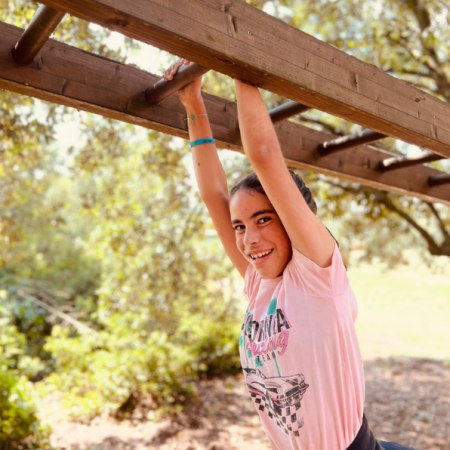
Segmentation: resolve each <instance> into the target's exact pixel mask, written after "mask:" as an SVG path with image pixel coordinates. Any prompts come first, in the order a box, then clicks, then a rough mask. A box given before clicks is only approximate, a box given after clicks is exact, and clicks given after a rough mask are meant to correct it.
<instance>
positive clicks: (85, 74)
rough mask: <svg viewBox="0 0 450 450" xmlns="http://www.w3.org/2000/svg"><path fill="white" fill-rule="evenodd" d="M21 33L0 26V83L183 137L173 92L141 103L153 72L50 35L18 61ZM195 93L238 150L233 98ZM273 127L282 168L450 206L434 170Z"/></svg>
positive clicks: (447, 189) (224, 143) (222, 143)
mask: <svg viewBox="0 0 450 450" xmlns="http://www.w3.org/2000/svg"><path fill="white" fill-rule="evenodd" d="M22 32H23V30H22V29H20V28H16V27H14V26H12V25H7V24H4V23H0V88H3V89H7V90H10V91H14V92H18V93H20V94H25V95H29V96H33V97H37V98H40V99H42V100H46V101H50V102H54V103H59V104H62V105H66V106H71V107H74V108H77V109H81V110H84V111H88V112H92V113H96V114H100V115H102V116H105V117H108V118H111V119H116V120H122V121H125V122H129V123H133V124H136V125H140V126H143V127H146V128H150V129H153V130H157V131H161V132H163V133H168V134H171V135H174V136H180V137H182V138H184V139H188V130H187V124H186V121H185V120H184V119H185V117H186V112H185V109H184V107H183V106H182V104H181V102H180V101H179V98H178V96H177V95H173V96H171V97H169V98H167V99H166V100H164V101H162V102H161V103H160V104H158V105H156V106H148V105H147V103H146V101H145V98H144V91H145V89H146V88H147V87H148V86H152V85H153V84H155V83H156V82H157V81H158V79H159V78H160V77H156V76H154V75H152V74H149V73H147V72H144V71H142V70H139V69H137V68H135V67H131V66H127V65H124V64H121V63H118V62H116V61H111V60H108V59H106V58H103V57H101V56H97V55H94V54H90V53H87V52H84V51H82V50H79V49H77V48H74V47H71V46H68V45H65V44H62V43H60V42H57V41H54V40H52V39H50V40H49V41H48V42H47V43H46V44H45V46H44V48H43V49H42V51H41V53H40V57H39V60H38V61H35V62H33V63H32V64H31V65H29V66H25V67H24V66H18V65H17V64H16V63H15V62H14V61H13V59H12V57H11V48H12V47H13V45H14V44H15V42H17V39H18V38H19V37H20V36H21V34H22ZM203 97H204V99H205V103H206V108H207V111H208V115H209V118H210V121H211V127H212V131H213V135H214V137H215V139H216V142H217V145H218V147H219V148H227V149H232V150H236V151H239V152H242V151H243V149H242V142H241V138H240V134H239V131H238V130H237V124H238V120H237V105H236V103H235V102H231V101H227V100H224V99H221V98H219V97H216V96H214V95H210V94H206V93H203ZM275 129H276V132H277V135H278V138H279V140H280V144H281V147H282V150H283V154H284V156H285V158H286V161H287V163H288V165H289V166H290V167H294V168H301V169H306V170H312V171H315V172H318V173H322V174H326V175H329V176H334V177H340V178H342V179H345V180H350V181H354V182H357V183H361V184H363V185H367V186H371V187H374V188H378V189H383V190H387V191H392V192H397V193H399V194H404V195H412V196H415V197H418V198H421V199H423V200H426V201H434V202H441V203H445V204H447V205H450V186H448V185H446V186H437V187H433V188H430V187H429V186H428V184H427V181H428V178H429V177H430V176H436V175H439V174H441V172H439V171H437V170H434V169H432V168H429V167H424V166H422V167H414V168H411V169H405V170H403V171H401V172H399V173H395V174H390V173H386V174H382V173H379V172H378V171H376V170H375V168H376V167H377V165H378V163H379V162H380V161H381V160H383V159H386V158H388V157H390V156H392V154H390V153H388V152H385V151H382V150H379V149H373V148H370V147H367V146H360V147H357V148H355V149H353V150H352V151H351V152H344V153H342V154H339V153H338V154H336V155H330V156H328V157H327V158H320V157H319V156H318V155H317V152H316V149H317V146H318V145H320V144H321V143H322V142H325V141H329V140H330V139H331V138H332V135H330V134H329V133H324V132H320V131H316V130H313V129H310V128H307V127H304V126H302V125H299V124H296V123H293V122H289V121H284V122H281V123H280V124H278V125H276V126H275ZM186 148H187V146H186Z"/></svg>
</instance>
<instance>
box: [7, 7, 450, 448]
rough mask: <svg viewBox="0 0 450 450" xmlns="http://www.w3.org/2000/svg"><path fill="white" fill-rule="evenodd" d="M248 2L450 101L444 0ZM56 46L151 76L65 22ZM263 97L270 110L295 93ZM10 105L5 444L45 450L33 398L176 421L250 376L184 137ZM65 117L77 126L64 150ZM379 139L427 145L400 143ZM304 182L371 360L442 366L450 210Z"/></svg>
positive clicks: (127, 46) (233, 162) (231, 276)
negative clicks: (338, 255) (341, 262)
mask: <svg viewBox="0 0 450 450" xmlns="http://www.w3.org/2000/svg"><path fill="white" fill-rule="evenodd" d="M249 3H252V4H253V5H254V6H256V7H258V8H261V9H264V10H265V11H266V12H268V13H269V14H273V15H275V16H277V17H279V18H280V19H282V20H283V21H285V22H288V23H290V24H292V25H294V26H296V27H298V28H301V29H302V30H304V31H306V32H308V33H310V34H312V35H314V36H316V37H318V38H319V39H322V40H324V41H326V42H329V43H330V44H332V45H334V46H337V47H339V48H341V49H342V50H344V51H346V52H348V53H349V54H352V55H354V56H356V57H358V58H360V59H362V60H364V61H367V62H369V63H371V64H374V65H376V66H378V67H380V68H382V69H383V70H385V71H388V72H389V73H391V74H392V75H394V76H396V77H400V78H402V79H405V80H407V81H409V82H411V83H413V84H415V85H417V86H419V87H421V88H422V89H425V90H426V91H428V92H430V93H432V94H433V95H436V96H438V97H439V98H441V99H442V100H445V101H448V100H449V99H450V44H449V42H450V31H449V30H450V28H449V8H448V5H447V4H446V3H445V2H442V1H440V0H421V1H419V0H403V1H397V0H395V1H394V0H371V1H365V2H363V1H360V0H357V1H355V0H340V1H338V2H335V1H329V0H320V1H316V2H309V1H306V0H291V1H288V0H280V1H265V0H255V1H251V2H249ZM0 6H1V8H0V18H1V20H2V21H5V22H8V23H12V24H15V25H17V26H21V27H25V26H26V25H27V24H28V23H29V21H30V20H31V17H32V15H33V13H34V11H35V10H36V7H37V4H36V3H34V2H31V1H28V0H22V1H18V0H0ZM54 37H55V38H56V39H59V40H61V41H63V42H66V43H70V44H72V45H75V46H77V47H81V48H83V49H85V50H88V51H92V52H95V53H99V54H101V55H103V56H105V57H109V58H113V59H115V60H120V61H123V62H129V63H133V64H139V63H140V62H142V66H143V68H146V67H147V66H146V62H148V61H146V58H147V59H148V55H149V54H150V53H149V52H150V50H149V48H148V47H146V46H144V45H140V44H138V43H136V42H132V41H131V40H129V39H126V38H121V37H118V36H116V35H115V34H114V33H110V32H109V31H107V30H103V29H101V28H99V27H98V26H94V25H89V24H88V23H86V22H83V21H80V20H77V19H74V18H71V17H66V18H65V19H64V21H63V22H62V24H61V25H60V26H59V27H58V29H57V31H56V33H55V36H54ZM151 54H152V55H153V56H152V57H154V55H155V54H156V53H155V51H153V50H152V53H151ZM146 55H147V56H146ZM158 55H160V56H158V57H157V58H155V61H154V65H153V66H151V67H155V65H156V69H154V72H158V73H162V70H163V69H164V65H167V64H169V63H170V62H172V61H173V60H174V57H173V56H170V55H167V54H164V53H163V52H159V53H158ZM158 58H159V59H158ZM158 61H160V62H159V63H158ZM161 62H162V64H161ZM204 89H205V90H206V91H208V92H211V93H214V94H216V95H221V96H223V97H226V98H228V99H231V100H234V90H233V84H232V82H231V80H229V79H228V78H226V77H224V76H223V75H221V74H217V73H212V72H211V73H208V74H207V75H206V76H205V80H204ZM264 98H265V101H266V104H267V107H268V108H272V107H275V106H277V105H278V104H281V103H283V102H284V101H285V99H282V98H280V97H278V96H276V95H274V94H271V93H269V92H264ZM0 104H1V113H0V152H1V165H0V203H1V210H0V211H1V212H0V240H1V245H0V326H1V330H2V332H1V336H0V447H1V448H4V449H9V448H45V447H46V446H48V435H49V432H50V430H49V429H48V428H47V427H45V425H44V424H42V423H41V422H40V421H39V417H38V414H37V411H36V407H35V400H36V398H38V397H40V398H42V397H44V396H45V395H47V394H48V393H50V392H55V391H56V392H60V393H61V394H62V395H63V396H64V401H65V405H66V407H67V408H69V409H70V412H71V415H72V417H74V418H76V419H78V420H84V421H88V420H90V419H92V418H93V417H95V416H96V415H98V414H101V413H110V414H112V415H114V416H116V417H119V418H122V417H132V416H133V414H136V411H140V412H139V414H142V411H144V413H145V414H147V413H150V412H151V414H153V415H154V414H155V411H156V412H157V414H161V413H166V412H169V413H173V412H174V411H177V409H179V408H181V407H182V405H183V402H184V401H185V400H186V398H187V397H189V396H190V395H192V394H193V393H194V392H195V380H197V379H199V378H200V377H213V376H219V375H223V374H229V373H237V372H239V370H240V364H239V360H238V350H237V344H238V332H239V329H240V320H241V316H242V314H243V313H244V310H245V299H244V298H243V294H242V293H241V289H242V281H241V280H239V278H238V277H237V276H236V274H235V273H234V272H233V270H232V267H231V265H230V263H229V262H228V260H227V259H226V258H225V255H224V252H223V250H222V249H221V247H220V244H219V242H218V240H217V237H216V235H215V233H214V231H213V228H212V224H211V222H210V220H209V218H208V216H207V213H206V210H205V207H204V205H203V204H202V203H201V201H200V199H199V196H198V195H197V193H196V189H195V184H194V182H193V177H192V170H191V165H190V155H189V151H188V148H187V146H186V143H185V142H183V141H181V140H180V139H177V138H172V137H170V136H165V135H162V134H159V133H156V132H153V131H148V130H143V129H139V128H137V127H134V126H131V125H128V124H124V123H119V122H115V121H111V120H106V119H103V118H101V117H97V116H93V115H90V114H85V113H80V112H77V111H74V110H71V109H69V108H64V107H60V106H57V105H52V104H47V103H44V102H40V101H37V100H34V99H31V98H28V97H24V96H19V95H16V94H12V93H10V92H4V91H1V92H0ZM293 120H295V121H300V122H301V123H304V124H306V125H309V126H312V127H316V128H319V129H323V130H327V131H331V132H334V133H337V134H349V133H352V132H356V131H358V130H359V129H360V127H359V126H357V125H354V124H351V123H348V122H345V121H343V120H341V119H338V118H335V117H332V116H329V115H327V114H324V113H321V112H318V111H310V112H307V113H305V114H304V115H302V116H301V117H300V118H296V119H293ZM65 125H68V126H69V128H67V129H71V128H70V127H72V128H73V127H75V128H76V129H77V130H78V134H77V133H74V134H73V135H71V136H73V137H72V140H73V142H71V143H70V145H65V144H63V143H62V141H63V139H62V137H61V133H64V130H66V128H64V126H65ZM61 130H63V131H61ZM65 142H67V136H65ZM378 145H380V146H383V148H387V149H389V150H391V151H393V152H394V153H399V154H400V153H414V152H417V151H419V150H418V149H416V148H414V147H412V146H408V145H406V144H403V143H400V142H396V141H394V140H392V139H386V140H384V141H382V143H379V144H378ZM221 158H222V160H223V163H224V165H225V167H226V171H227V174H228V177H229V183H230V185H232V184H233V183H234V182H236V180H237V179H239V178H240V177H241V176H242V175H243V174H245V173H247V172H248V171H249V170H250V168H249V166H248V163H247V162H246V161H245V159H244V158H243V157H242V156H241V155H237V154H233V153H231V152H226V151H224V152H221ZM432 165H433V166H434V167H438V168H440V169H441V170H444V171H448V169H449V165H448V163H447V162H445V161H444V162H437V163H433V164H432ZM300 174H301V176H303V177H304V179H305V181H306V182H307V184H308V185H309V186H310V187H311V189H312V190H313V192H314V195H315V196H316V199H317V202H318V204H319V215H320V217H321V218H322V219H323V220H324V221H325V222H326V224H327V226H328V227H329V228H330V229H331V230H332V231H333V234H334V235H335V236H336V237H337V238H338V240H339V242H340V244H341V249H342V252H343V255H344V257H345V260H346V262H347V264H348V266H349V275H350V278H351V281H352V284H353V286H354V290H355V292H356V294H357V298H358V300H359V305H360V316H359V320H358V323H357V328H358V334H359V336H360V341H361V348H362V353H363V357H364V358H366V359H367V358H373V357H377V356H389V355H392V354H396V355H409V356H427V357H433V358H440V359H448V358H449V352H448V342H449V341H450V339H449V337H450V336H449V333H448V323H449V320H450V296H449V294H448V282H447V280H448V278H447V277H448V258H449V256H450V212H449V209H448V208H447V207H444V206H443V205H431V204H428V203H425V202H422V201H420V200H417V199H413V198H408V197H402V196H398V195H393V194H386V193H383V192H379V191H376V190H374V189H369V188H365V187H362V186H360V185H358V184H354V183H349V182H344V181H340V180H338V179H331V178H327V177H324V176H321V175H316V174H313V173H307V172H300ZM394 269H395V270H394Z"/></svg>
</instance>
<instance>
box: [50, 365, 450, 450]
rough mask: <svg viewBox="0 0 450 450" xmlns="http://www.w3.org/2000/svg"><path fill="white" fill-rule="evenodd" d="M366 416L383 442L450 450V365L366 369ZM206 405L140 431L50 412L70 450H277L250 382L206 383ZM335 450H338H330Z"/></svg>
mask: <svg viewBox="0 0 450 450" xmlns="http://www.w3.org/2000/svg"><path fill="white" fill-rule="evenodd" d="M365 374H366V407H365V411H366V416H367V417H368V420H369V424H370V427H371V428H372V430H373V432H374V434H375V436H376V437H377V438H378V439H380V440H385V441H394V442H400V443H402V444H404V445H408V446H411V447H414V448H416V449H417V450H450V365H445V364H444V363H442V362H439V361H432V360H424V359H413V358H410V359H388V360H377V361H372V362H369V363H366V364H365ZM198 389H199V399H197V400H196V401H194V402H192V404H191V405H190V406H189V407H188V408H187V409H186V411H185V413H184V414H182V415H180V417H179V418H178V419H176V420H172V421H169V420H166V421H161V422H158V423H155V422H145V423H141V424H137V425H132V424H130V423H127V422H122V423H119V422H115V421H113V420H111V419H109V418H106V417H105V418H99V419H96V420H95V421H94V422H93V423H92V424H91V425H89V426H87V425H82V424H78V423H72V422H69V421H68V420H67V419H66V418H65V417H64V413H63V412H62V411H61V409H60V406H59V402H57V401H55V400H53V401H52V400H51V399H48V400H47V402H46V404H45V405H43V410H44V413H45V415H46V416H47V418H48V420H49V421H50V423H51V425H52V427H53V435H52V444H53V445H54V446H55V447H56V448H58V449H60V450H62V449H65V450H74V449H89V450H100V449H102V450H144V449H145V450H147V449H148V450H149V449H160V450H237V449H245V450H270V447H269V444H268V442H267V439H266V438H265V435H264V433H263V431H262V427H261V425H260V423H259V419H258V417H257V415H256V412H255V410H254V407H253V404H252V402H251V400H250V397H249V396H248V393H247V390H246V385H245V381H244V379H243V377H242V376H240V377H229V378H226V379H222V380H211V381H205V382H201V383H199V385H198ZM330 450H333V449H330Z"/></svg>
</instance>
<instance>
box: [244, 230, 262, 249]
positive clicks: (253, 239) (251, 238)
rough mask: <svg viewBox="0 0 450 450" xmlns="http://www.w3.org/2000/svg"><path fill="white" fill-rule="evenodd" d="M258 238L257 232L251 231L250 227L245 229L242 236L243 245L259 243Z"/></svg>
mask: <svg viewBox="0 0 450 450" xmlns="http://www.w3.org/2000/svg"><path fill="white" fill-rule="evenodd" d="M259 240H260V237H259V233H258V231H257V230H252V229H251V228H250V227H247V228H246V230H245V236H244V244H245V245H255V244H257V243H258V242H259Z"/></svg>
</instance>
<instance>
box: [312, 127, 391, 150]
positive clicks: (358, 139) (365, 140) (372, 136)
mask: <svg viewBox="0 0 450 450" xmlns="http://www.w3.org/2000/svg"><path fill="white" fill-rule="evenodd" d="M385 137H386V135H384V134H381V133H377V132H376V131H372V130H364V131H361V133H355V134H351V135H349V136H342V137H338V138H336V139H333V140H331V141H327V142H324V143H323V144H320V145H319V146H318V147H317V153H319V155H320V156H327V155H331V154H332V153H336V152H340V151H342V150H348V149H350V148H355V147H358V146H359V145H363V144H369V143H371V142H375V141H379V140H380V139H384V138H385Z"/></svg>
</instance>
